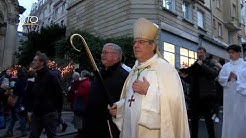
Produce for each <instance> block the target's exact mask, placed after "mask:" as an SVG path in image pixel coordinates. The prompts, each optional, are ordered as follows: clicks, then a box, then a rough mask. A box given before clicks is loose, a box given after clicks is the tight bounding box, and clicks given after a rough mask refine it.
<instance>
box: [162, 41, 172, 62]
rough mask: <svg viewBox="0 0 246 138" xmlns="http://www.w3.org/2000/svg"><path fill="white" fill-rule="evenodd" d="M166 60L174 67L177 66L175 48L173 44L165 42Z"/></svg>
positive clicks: (164, 54)
mask: <svg viewBox="0 0 246 138" xmlns="http://www.w3.org/2000/svg"><path fill="white" fill-rule="evenodd" d="M163 56H164V58H165V59H166V60H167V61H168V62H169V63H170V64H172V65H173V66H174V65H175V46H174V45H173V44H170V43H167V42H164V53H163Z"/></svg>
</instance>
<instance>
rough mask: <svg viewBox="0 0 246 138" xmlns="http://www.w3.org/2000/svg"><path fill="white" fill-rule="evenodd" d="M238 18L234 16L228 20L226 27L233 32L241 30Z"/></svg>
mask: <svg viewBox="0 0 246 138" xmlns="http://www.w3.org/2000/svg"><path fill="white" fill-rule="evenodd" d="M235 22H236V20H235V18H232V20H231V21H228V22H225V23H224V24H225V27H226V28H227V29H228V31H231V32H237V31H239V30H240V28H239V27H238V26H237V25H236V23H235Z"/></svg>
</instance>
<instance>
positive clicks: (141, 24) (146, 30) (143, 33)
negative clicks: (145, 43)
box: [133, 18, 158, 41]
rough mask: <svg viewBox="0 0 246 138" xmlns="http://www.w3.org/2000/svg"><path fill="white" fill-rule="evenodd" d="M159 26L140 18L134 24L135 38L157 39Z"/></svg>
mask: <svg viewBox="0 0 246 138" xmlns="http://www.w3.org/2000/svg"><path fill="white" fill-rule="evenodd" d="M157 32H158V26H157V25H155V24H154V23H152V22H151V21H149V20H147V19H145V18H139V19H137V21H136V22H135V24H134V29H133V35H134V39H136V38H142V39H146V40H154V41H155V40H156V37H157Z"/></svg>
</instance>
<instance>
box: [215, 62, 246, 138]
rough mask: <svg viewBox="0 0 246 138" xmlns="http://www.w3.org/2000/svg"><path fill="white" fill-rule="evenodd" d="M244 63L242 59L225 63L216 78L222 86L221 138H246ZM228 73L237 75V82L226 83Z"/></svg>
mask: <svg viewBox="0 0 246 138" xmlns="http://www.w3.org/2000/svg"><path fill="white" fill-rule="evenodd" d="M245 68H246V62H245V61H243V59H241V58H240V59H238V60H236V61H230V62H228V63H226V64H225V65H224V66H223V67H222V69H221V71H220V73H219V77H218V81H219V83H220V84H221V85H222V86H223V88H224V89H223V90H224V91H223V95H224V96H223V125H222V138H244V137H246V96H245V94H244V93H243V92H244V91H245V88H246V81H245V78H243V77H246V76H243V74H245V73H244V72H243V69H244V71H245ZM230 72H234V73H236V75H237V80H231V81H228V78H229V74H230Z"/></svg>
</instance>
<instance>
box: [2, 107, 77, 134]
mask: <svg viewBox="0 0 246 138" xmlns="http://www.w3.org/2000/svg"><path fill="white" fill-rule="evenodd" d="M73 116H74V114H73V112H71V111H64V112H62V119H63V120H64V121H65V122H66V123H67V125H68V127H67V129H66V131H65V132H61V129H62V127H61V126H59V127H58V129H57V132H58V137H66V135H72V134H75V133H76V132H77V130H76V129H74V126H73ZM8 124H9V121H8V122H7V125H6V128H5V129H0V138H3V136H4V134H5V132H6V131H7V127H8ZM18 127H19V122H16V124H15V128H14V137H13V138H17V137H18V136H19V135H20V133H21V132H20V130H17V129H18ZM28 134H29V132H28ZM22 138H28V136H27V137H22ZM40 138H46V135H45V134H43V133H42V135H41V137H40Z"/></svg>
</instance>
